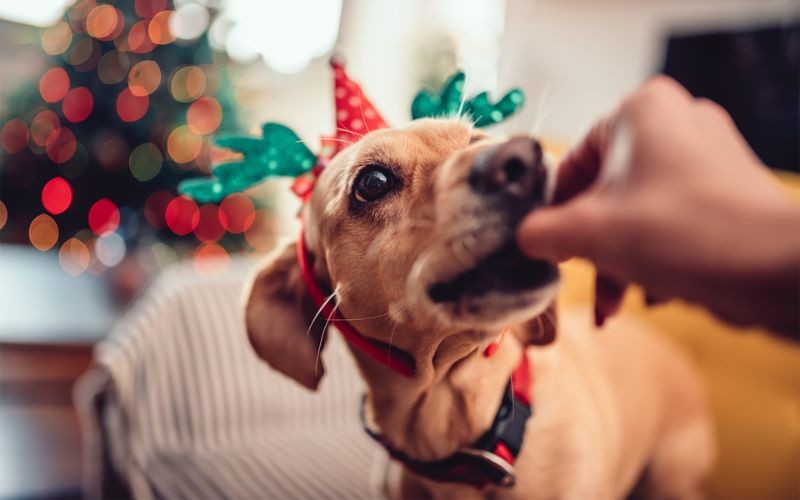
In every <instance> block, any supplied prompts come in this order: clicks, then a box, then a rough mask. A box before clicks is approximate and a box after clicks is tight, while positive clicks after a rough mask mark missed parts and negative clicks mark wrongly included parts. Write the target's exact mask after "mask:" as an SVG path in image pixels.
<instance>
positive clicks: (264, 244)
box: [244, 209, 278, 252]
mask: <svg viewBox="0 0 800 500" xmlns="http://www.w3.org/2000/svg"><path fill="white" fill-rule="evenodd" d="M277 234H278V219H277V217H275V214H274V213H273V212H272V211H271V210H267V209H261V210H256V216H255V221H254V222H253V225H251V226H250V227H249V228H247V230H245V232H244V237H245V240H247V243H248V244H249V245H250V246H251V247H253V249H254V250H255V251H257V252H266V251H267V250H270V249H272V247H274V246H275V243H276V241H277Z"/></svg>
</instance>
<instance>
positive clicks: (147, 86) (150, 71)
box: [128, 60, 161, 96]
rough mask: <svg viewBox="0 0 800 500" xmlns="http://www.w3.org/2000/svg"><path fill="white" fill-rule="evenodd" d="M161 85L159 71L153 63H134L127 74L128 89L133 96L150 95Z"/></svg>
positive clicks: (156, 64)
mask: <svg viewBox="0 0 800 500" xmlns="http://www.w3.org/2000/svg"><path fill="white" fill-rule="evenodd" d="M160 83H161V69H160V68H159V67H158V63H156V62H155V61H149V60H148V61H142V62H139V63H136V64H134V65H133V67H132V68H131V71H130V73H128V88H130V89H131V94H133V95H135V96H145V95H150V94H152V93H153V92H155V90H156V89H157V88H158V85H159V84H160Z"/></svg>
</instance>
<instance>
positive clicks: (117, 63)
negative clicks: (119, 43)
mask: <svg viewBox="0 0 800 500" xmlns="http://www.w3.org/2000/svg"><path fill="white" fill-rule="evenodd" d="M129 68H130V59H129V58H128V54H126V53H125V52H122V51H119V50H110V51H108V52H106V53H105V54H103V56H102V57H100V60H99V61H98V62H97V76H98V78H100V81H101V82H103V83H105V84H106V85H113V84H116V83H119V82H121V81H122V80H124V79H125V76H126V75H127V74H128V69H129Z"/></svg>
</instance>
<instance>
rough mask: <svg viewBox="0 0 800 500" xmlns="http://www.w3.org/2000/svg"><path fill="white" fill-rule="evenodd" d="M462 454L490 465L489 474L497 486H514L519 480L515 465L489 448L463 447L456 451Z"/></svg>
mask: <svg viewBox="0 0 800 500" xmlns="http://www.w3.org/2000/svg"><path fill="white" fill-rule="evenodd" d="M456 453H457V454H460V455H466V456H468V457H471V458H477V459H479V460H480V462H481V464H483V465H486V466H488V468H489V471H488V474H487V476H488V477H489V479H490V480H491V482H492V483H494V484H495V485H497V486H500V487H503V488H509V487H511V486H514V484H515V483H516V482H517V476H516V475H515V473H514V466H513V465H511V464H510V463H508V462H507V461H506V460H505V459H504V458H503V457H500V456H499V455H496V454H494V453H492V452H491V451H488V450H480V449H477V448H462V449H460V450H458V451H457V452H456Z"/></svg>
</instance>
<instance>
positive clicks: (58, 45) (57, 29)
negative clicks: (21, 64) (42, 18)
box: [42, 21, 72, 56]
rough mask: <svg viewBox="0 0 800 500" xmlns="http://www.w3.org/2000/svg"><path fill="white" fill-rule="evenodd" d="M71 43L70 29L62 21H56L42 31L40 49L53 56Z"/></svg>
mask: <svg viewBox="0 0 800 500" xmlns="http://www.w3.org/2000/svg"><path fill="white" fill-rule="evenodd" d="M71 43H72V30H71V29H70V28H69V25H68V24H67V23H66V22H64V21H61V22H58V23H56V24H54V25H53V26H50V27H49V28H47V29H45V30H44V31H43V32H42V49H44V51H45V53H47V54H49V55H51V56H54V55H57V54H61V53H63V52H64V51H65V50H67V49H68V48H69V46H70V44H71Z"/></svg>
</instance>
